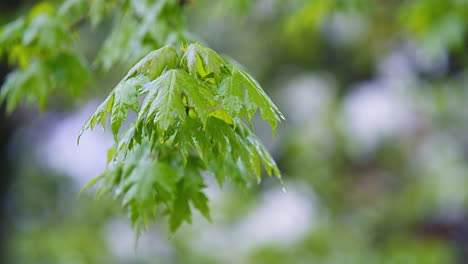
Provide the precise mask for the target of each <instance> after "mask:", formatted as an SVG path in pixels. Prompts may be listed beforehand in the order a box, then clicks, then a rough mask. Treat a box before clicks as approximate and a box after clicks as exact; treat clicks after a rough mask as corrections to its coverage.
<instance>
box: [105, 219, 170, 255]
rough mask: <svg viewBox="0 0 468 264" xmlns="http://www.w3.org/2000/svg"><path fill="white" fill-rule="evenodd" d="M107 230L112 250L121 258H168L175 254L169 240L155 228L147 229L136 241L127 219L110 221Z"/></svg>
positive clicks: (108, 241)
mask: <svg viewBox="0 0 468 264" xmlns="http://www.w3.org/2000/svg"><path fill="white" fill-rule="evenodd" d="M106 231H107V232H106V235H107V236H106V237H107V243H108V245H109V248H110V250H111V251H112V253H113V255H115V256H117V257H118V258H119V259H121V260H128V261H134V260H136V259H139V258H141V259H152V260H156V259H166V260H167V259H170V258H171V256H172V254H173V249H172V247H171V246H170V244H169V241H168V240H167V239H166V238H164V237H162V236H161V235H160V234H159V233H158V232H157V231H156V230H155V229H149V230H146V231H145V232H143V233H142V234H141V236H140V237H139V239H138V241H136V235H135V232H134V230H133V229H132V228H131V226H130V223H129V220H127V219H119V218H118V219H114V220H113V221H111V222H109V224H108V225H107V230H106ZM135 243H137V244H135ZM135 246H136V247H135Z"/></svg>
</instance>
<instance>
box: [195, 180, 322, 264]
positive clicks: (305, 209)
mask: <svg viewBox="0 0 468 264" xmlns="http://www.w3.org/2000/svg"><path fill="white" fill-rule="evenodd" d="M304 186H305V185H299V184H287V189H288V191H287V192H286V193H285V192H283V191H282V189H281V188H280V187H278V188H275V189H272V190H268V191H267V192H266V193H264V194H263V196H262V198H261V202H260V204H259V205H258V206H257V207H254V208H252V210H251V211H250V213H249V214H247V216H246V217H244V218H243V219H242V220H241V221H240V222H238V223H235V224H234V225H230V226H220V225H216V223H211V224H209V225H206V226H204V227H203V225H201V224H199V223H197V226H198V230H197V231H196V234H194V237H196V239H195V241H194V242H195V243H193V245H192V247H193V249H194V250H195V251H198V252H200V253H201V254H209V255H212V256H215V257H218V258H219V259H230V260H232V262H230V263H242V261H240V260H242V258H244V257H246V256H247V254H248V253H249V251H250V250H252V249H253V248H255V247H260V246H264V245H272V244H273V245H281V246H287V245H292V244H294V243H296V242H298V241H300V240H302V239H303V238H304V237H305V236H306V235H307V234H309V232H310V231H311V230H312V229H313V228H314V226H315V224H316V220H317V219H316V218H317V212H316V210H317V208H316V200H315V198H314V195H313V193H312V192H311V191H309V190H305V189H304ZM210 199H212V198H211V197H210Z"/></svg>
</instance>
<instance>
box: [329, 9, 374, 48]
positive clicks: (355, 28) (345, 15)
mask: <svg viewBox="0 0 468 264" xmlns="http://www.w3.org/2000/svg"><path fill="white" fill-rule="evenodd" d="M367 32H368V21H366V19H365V18H364V17H363V16H361V15H360V14H358V13H351V12H336V13H335V14H333V15H332V16H331V18H330V21H328V22H327V23H326V25H325V36H326V37H327V39H328V41H329V42H330V43H332V44H337V45H349V44H353V43H356V42H357V41H359V40H361V39H362V38H363V37H364V36H365V34H367Z"/></svg>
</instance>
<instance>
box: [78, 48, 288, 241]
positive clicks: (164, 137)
mask: <svg viewBox="0 0 468 264" xmlns="http://www.w3.org/2000/svg"><path fill="white" fill-rule="evenodd" d="M140 102H141V103H140ZM130 110H132V111H134V112H136V114H137V117H136V118H135V120H133V121H132V122H131V123H129V125H128V126H126V127H125V130H124V131H121V132H120V133H119V131H120V130H121V129H122V126H123V124H124V123H128V122H130V121H129V120H127V119H128V114H129V111H130ZM257 111H259V112H260V115H261V117H262V118H263V119H265V120H267V121H268V122H269V123H270V125H271V126H272V128H273V131H275V129H276V126H277V124H278V122H280V120H281V119H283V115H282V114H281V113H280V111H279V110H278V108H277V107H276V106H275V105H274V103H273V102H272V101H271V100H270V98H269V97H268V96H267V95H266V93H265V92H264V91H263V90H262V88H261V87H260V85H259V84H258V83H257V81H255V80H254V79H253V78H252V77H251V76H250V75H249V74H248V73H246V72H245V71H244V70H243V69H242V68H241V67H240V66H238V65H236V64H235V63H233V62H231V61H230V60H228V59H226V58H223V57H221V56H219V55H218V54H217V53H216V52H215V51H213V50H211V49H209V48H207V47H204V46H203V45H201V44H199V43H195V44H190V45H189V46H188V47H185V46H183V47H182V48H181V49H180V50H178V49H176V48H175V47H174V46H172V45H169V46H165V47H163V48H161V49H159V50H156V51H152V52H151V53H149V54H148V55H147V56H146V57H144V58H143V59H142V60H141V61H139V62H138V63H137V64H136V65H135V66H134V67H133V68H132V69H131V70H130V71H129V72H128V73H127V74H126V75H125V77H124V78H123V79H122V80H121V81H120V82H119V83H118V84H117V86H116V87H115V88H114V90H113V91H112V92H111V93H110V95H109V96H108V97H107V99H106V100H105V101H104V102H103V103H102V104H101V105H100V106H99V107H98V109H97V111H96V112H95V113H94V114H93V115H92V116H91V117H90V118H89V120H88V121H87V122H86V123H85V125H84V127H83V129H82V131H81V133H83V131H84V130H86V129H93V128H94V127H95V126H96V125H98V124H101V125H102V126H103V127H104V126H105V124H106V118H107V116H109V123H110V126H111V128H112V132H113V134H114V136H115V144H114V146H113V147H112V149H111V150H109V155H108V166H107V169H106V170H105V171H104V173H103V174H102V175H100V176H99V177H98V178H96V179H95V180H94V181H92V182H91V183H90V184H89V185H93V184H94V183H96V182H97V181H99V180H102V183H101V185H100V188H99V193H111V194H112V195H113V196H114V197H115V198H116V199H118V200H119V201H121V202H122V206H123V207H124V208H125V209H126V210H127V211H128V215H129V218H130V219H131V222H132V225H133V226H134V228H135V229H136V230H137V232H140V231H141V230H142V229H144V228H145V227H146V226H147V225H148V223H149V222H150V221H151V220H153V219H154V218H155V216H156V214H157V213H158V212H160V213H163V214H167V215H168V217H169V223H170V229H171V231H175V230H176V229H177V228H178V227H179V226H180V225H181V224H182V223H183V222H190V221H191V215H192V212H191V211H192V210H191V208H195V209H197V210H199V211H200V212H201V213H202V214H203V215H204V216H205V217H206V218H208V219H209V218H210V215H209V207H208V199H207V197H206V195H205V194H204V193H203V188H204V187H205V184H204V179H203V175H204V174H205V173H207V174H211V175H213V176H214V177H215V178H216V180H217V182H218V183H219V185H222V184H223V182H224V181H225V180H226V179H229V180H230V181H232V182H234V183H237V184H238V185H240V186H247V185H248V184H249V183H251V182H252V181H260V178H261V173H262V166H263V168H264V169H265V171H266V172H267V174H268V175H276V176H277V177H280V173H279V170H278V167H277V166H276V164H275V161H274V160H273V158H272V157H271V156H270V154H269V153H268V151H267V150H266V149H265V147H264V146H263V145H262V143H261V142H260V141H259V140H258V138H257V137H256V136H255V135H254V133H253V132H252V131H251V129H250V128H249V126H248V125H247V124H248V123H250V122H251V120H252V117H253V116H254V114H255V113H256V112H257ZM81 133H80V136H81Z"/></svg>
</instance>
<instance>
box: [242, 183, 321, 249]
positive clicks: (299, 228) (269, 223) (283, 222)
mask: <svg viewBox="0 0 468 264" xmlns="http://www.w3.org/2000/svg"><path fill="white" fill-rule="evenodd" d="M314 203H315V201H314V199H312V197H311V196H306V195H305V194H304V193H303V192H301V191H299V189H298V188H297V187H295V186H288V191H287V192H286V193H285V192H283V191H282V190H281V189H279V188H278V189H273V190H269V191H268V192H266V193H265V194H264V195H263V198H262V203H261V204H260V205H259V206H258V207H257V208H255V209H254V210H253V211H252V212H251V213H250V214H249V215H248V216H247V217H246V219H245V220H244V221H243V222H242V223H241V224H240V225H239V226H238V231H237V232H236V233H237V234H238V239H239V241H243V242H242V243H241V244H242V245H243V246H244V247H245V248H251V247H254V246H256V245H261V244H270V243H271V244H283V245H284V244H293V243H294V242H297V241H298V240H300V239H302V238H303V237H304V235H305V234H307V233H308V231H309V230H310V229H311V228H312V227H313V225H314V221H313V219H314V217H315V211H314V209H315V206H314Z"/></svg>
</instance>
